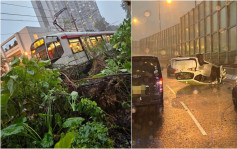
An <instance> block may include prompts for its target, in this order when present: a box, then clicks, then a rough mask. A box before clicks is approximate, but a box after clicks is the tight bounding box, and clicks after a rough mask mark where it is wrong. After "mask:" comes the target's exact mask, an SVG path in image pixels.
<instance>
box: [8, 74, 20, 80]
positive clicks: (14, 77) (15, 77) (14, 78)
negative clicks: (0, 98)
mask: <svg viewBox="0 0 237 149" xmlns="http://www.w3.org/2000/svg"><path fill="white" fill-rule="evenodd" d="M10 78H12V79H13V80H15V81H16V79H17V78H18V76H17V75H14V76H10Z"/></svg>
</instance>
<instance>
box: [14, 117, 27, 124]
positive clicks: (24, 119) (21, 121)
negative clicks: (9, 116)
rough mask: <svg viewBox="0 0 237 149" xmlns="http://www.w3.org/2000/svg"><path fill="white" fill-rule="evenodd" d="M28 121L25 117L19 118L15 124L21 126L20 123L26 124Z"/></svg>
mask: <svg viewBox="0 0 237 149" xmlns="http://www.w3.org/2000/svg"><path fill="white" fill-rule="evenodd" d="M26 121H27V118H26V117H24V116H21V117H19V118H18V119H16V120H15V121H14V122H13V124H19V123H25V122H26Z"/></svg>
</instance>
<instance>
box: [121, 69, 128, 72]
mask: <svg viewBox="0 0 237 149" xmlns="http://www.w3.org/2000/svg"><path fill="white" fill-rule="evenodd" d="M120 71H121V72H128V70H127V69H125V68H124V69H120Z"/></svg>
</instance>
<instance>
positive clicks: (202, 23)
mask: <svg viewBox="0 0 237 149" xmlns="http://www.w3.org/2000/svg"><path fill="white" fill-rule="evenodd" d="M200 36H204V20H202V21H201V22H200Z"/></svg>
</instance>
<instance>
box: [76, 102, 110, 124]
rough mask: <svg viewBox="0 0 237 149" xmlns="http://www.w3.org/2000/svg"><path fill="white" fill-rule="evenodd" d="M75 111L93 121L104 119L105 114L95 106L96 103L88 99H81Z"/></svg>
mask: <svg viewBox="0 0 237 149" xmlns="http://www.w3.org/2000/svg"><path fill="white" fill-rule="evenodd" d="M77 110H78V112H79V113H84V114H85V115H87V116H89V117H91V118H92V119H93V120H102V119H103V118H104V117H105V112H104V111H103V110H102V109H101V108H100V107H98V106H97V103H96V102H95V101H91V100H90V99H88V98H82V99H81V101H80V102H79V103H78V105H77Z"/></svg>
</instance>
